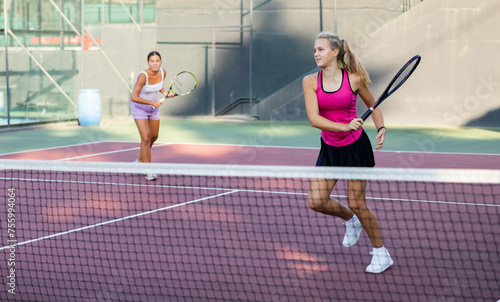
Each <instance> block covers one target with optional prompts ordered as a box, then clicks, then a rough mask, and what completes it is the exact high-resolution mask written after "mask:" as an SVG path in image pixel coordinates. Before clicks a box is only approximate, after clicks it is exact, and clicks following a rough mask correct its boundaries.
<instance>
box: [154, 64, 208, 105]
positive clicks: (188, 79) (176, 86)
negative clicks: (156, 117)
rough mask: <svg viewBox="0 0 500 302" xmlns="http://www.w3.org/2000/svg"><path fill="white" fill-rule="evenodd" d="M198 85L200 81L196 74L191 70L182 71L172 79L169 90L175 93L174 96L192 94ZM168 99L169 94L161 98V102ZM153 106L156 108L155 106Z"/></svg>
mask: <svg viewBox="0 0 500 302" xmlns="http://www.w3.org/2000/svg"><path fill="white" fill-rule="evenodd" d="M197 85H198V81H197V80H196V77H195V76H194V74H192V73H191V72H189V71H181V72H179V73H178V74H176V75H175V77H174V78H173V79H172V82H170V88H169V90H170V91H172V92H173V93H174V96H182V95H187V94H190V93H191V92H192V91H193V90H194V89H195V88H196V86H197ZM166 99H167V96H165V97H164V98H163V99H161V100H160V102H163V101H165V100H166ZM151 107H153V108H155V107H154V106H151Z"/></svg>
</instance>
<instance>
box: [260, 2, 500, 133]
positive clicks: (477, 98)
mask: <svg viewBox="0 0 500 302" xmlns="http://www.w3.org/2000/svg"><path fill="white" fill-rule="evenodd" d="M499 13H500V3H498V1H494V0H471V1H455V0H454V1H451V0H449V1H442V0H426V1H424V2H422V3H421V4H419V5H417V6H415V7H414V8H413V9H412V10H411V11H409V12H408V13H405V14H403V15H401V16H399V17H397V18H395V19H394V20H392V21H390V22H388V23H387V24H384V25H383V26H382V27H380V28H378V29H377V30H375V31H372V32H371V33H369V34H367V35H366V36H365V39H361V40H359V41H357V40H356V39H354V41H355V42H356V43H355V49H356V51H357V53H358V54H359V55H360V56H361V58H362V60H363V62H364V64H365V67H366V68H367V69H368V71H369V72H370V74H371V77H372V80H373V85H372V87H371V90H372V92H373V94H374V96H375V97H376V98H377V97H378V95H379V94H380V93H381V92H382V91H383V90H384V89H385V87H386V85H387V84H388V83H389V81H390V80H391V78H392V77H393V76H394V74H395V73H396V72H397V70H398V69H399V68H400V67H401V66H402V65H403V64H404V63H405V62H406V61H407V60H408V59H409V58H411V57H412V56H413V55H415V54H420V55H421V56H422V62H421V64H420V66H419V67H418V69H417V71H416V72H415V74H414V75H412V77H411V78H410V79H409V80H408V82H407V83H405V85H404V86H402V87H401V88H400V89H399V90H398V91H397V92H396V93H395V94H394V95H393V96H391V97H390V99H388V100H387V101H386V102H385V103H384V104H383V105H382V107H381V108H382V109H383V112H384V115H385V119H386V122H387V123H391V124H405V125H439V126H485V127H499V126H500V101H499V100H500V66H499V65H498V64H494V62H496V61H497V60H496V56H497V54H498V53H499V51H500V34H499V33H498V32H497V31H495V30H493V29H494V28H497V27H498V26H500V19H498V18H496V16H498V14H499ZM377 20H380V23H382V19H378V18H377V17H375V18H374V19H373V20H372V21H370V22H375V23H377ZM368 25H369V23H367V26H368ZM311 72H313V71H311ZM301 90H302V87H301V81H300V80H297V81H295V82H292V83H291V84H290V85H288V86H287V87H285V88H284V89H283V91H280V92H276V93H275V94H274V95H272V96H271V97H269V98H268V99H266V100H264V101H263V102H261V104H259V105H258V106H257V107H256V108H255V109H256V113H257V114H258V115H259V116H261V117H263V118H266V119H270V118H273V117H272V116H273V115H274V116H280V118H284V117H283V116H288V118H292V117H293V116H295V118H296V120H307V116H306V115H305V107H304V106H303V104H301V103H300V101H299V100H298V98H294V99H293V100H291V101H290V102H288V101H287V98H288V96H289V95H294V94H295V95H302V91H301ZM302 100H303V96H302ZM358 103H361V105H360V106H359V107H358V111H359V113H360V114H362V113H363V112H364V110H365V109H366V107H364V106H363V105H362V102H361V101H360V102H358ZM272 104H275V106H273V105H272ZM273 107H274V108H275V109H272V108H273ZM285 108H288V109H285ZM289 108H294V110H291V109H289ZM269 112H272V114H269ZM286 112H288V114H286ZM290 112H294V114H293V115H290V114H289V113H290Z"/></svg>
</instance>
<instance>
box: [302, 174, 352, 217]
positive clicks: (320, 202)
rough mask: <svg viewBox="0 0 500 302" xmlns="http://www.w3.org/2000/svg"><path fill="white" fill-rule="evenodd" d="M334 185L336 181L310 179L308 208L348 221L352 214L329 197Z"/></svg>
mask: <svg viewBox="0 0 500 302" xmlns="http://www.w3.org/2000/svg"><path fill="white" fill-rule="evenodd" d="M336 183H337V180H336V179H311V182H310V186H309V197H308V204H309V207H310V208H311V209H313V210H314V211H316V212H320V213H323V214H326V215H331V216H336V217H340V218H342V219H344V220H349V219H351V218H352V217H353V215H354V214H353V212H352V211H351V210H350V209H349V208H348V207H346V206H345V205H343V204H342V203H341V202H339V201H338V200H336V199H334V198H331V197H330V194H331V192H332V189H333V187H334V186H335V184H336Z"/></svg>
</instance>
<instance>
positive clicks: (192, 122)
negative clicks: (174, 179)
mask: <svg viewBox="0 0 500 302" xmlns="http://www.w3.org/2000/svg"><path fill="white" fill-rule="evenodd" d="M387 128H388V131H387V136H386V142H385V144H384V148H383V150H385V151H417V152H451V153H485V154H500V128H459V127H410V126H396V125H390V124H389V125H387ZM365 130H366V131H367V133H368V135H369V137H370V139H372V142H374V141H375V129H374V128H373V126H371V125H367V126H366V127H365ZM319 137H320V131H319V130H318V129H315V128H313V127H311V126H310V125H309V123H308V122H289V121H245V120H238V119H233V120H231V119H213V118H209V117H197V118H163V119H162V120H161V128H160V135H159V138H158V142H164V143H169V142H172V143H174V142H175V143H206V144H236V145H258V146H289V147H308V148H319ZM98 141H137V142H139V133H138V131H137V128H136V126H135V123H134V122H133V120H132V119H131V118H121V119H103V120H102V121H101V123H100V125H99V126H95V127H82V126H78V125H77V123H76V122H70V123H59V124H49V125H42V126H35V127H11V128H0V145H1V148H0V154H5V153H11V152H19V151H26V150H37V149H44V148H52V147H60V146H67V145H75V144H85V143H90V142H98Z"/></svg>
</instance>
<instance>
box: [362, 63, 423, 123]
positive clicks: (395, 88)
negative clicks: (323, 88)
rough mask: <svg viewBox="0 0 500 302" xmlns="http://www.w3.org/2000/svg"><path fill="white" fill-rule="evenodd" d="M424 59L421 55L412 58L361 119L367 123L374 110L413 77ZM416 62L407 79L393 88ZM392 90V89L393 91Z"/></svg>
mask: <svg viewBox="0 0 500 302" xmlns="http://www.w3.org/2000/svg"><path fill="white" fill-rule="evenodd" d="M421 59H422V57H420V56H419V55H416V56H414V57H413V58H411V59H410V60H409V61H408V62H406V64H405V65H403V67H401V69H400V70H399V71H398V73H396V75H395V76H394V77H393V78H392V80H391V82H390V83H389V85H387V88H385V90H384V92H383V93H382V94H381V95H380V97H379V98H378V99H377V101H376V102H375V103H374V104H373V105H372V106H371V107H370V108H368V110H366V112H365V113H364V114H363V116H362V117H361V119H362V120H363V121H365V120H366V119H367V118H368V117H369V116H370V115H371V114H372V112H373V110H375V108H377V107H378V106H379V105H380V104H382V102H383V101H384V100H385V99H386V98H387V97H389V96H390V95H391V94H393V93H394V92H395V91H396V90H398V88H399V87H401V85H403V84H404V82H406V80H408V78H409V77H410V76H411V75H412V73H413V72H414V71H415V69H417V66H418V64H420V60H421ZM415 60H416V63H415V64H414V65H413V68H412V69H411V70H410V72H409V73H408V74H407V75H406V77H405V78H404V79H403V80H402V81H401V82H400V83H399V84H398V85H397V86H395V87H394V88H393V87H392V85H393V84H394V82H396V80H397V79H398V77H399V76H400V75H401V74H402V73H403V72H404V71H405V70H406V69H407V68H408V67H409V66H410V65H411V64H412V63H413V62H414V61H415ZM391 88H392V89H391Z"/></svg>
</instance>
